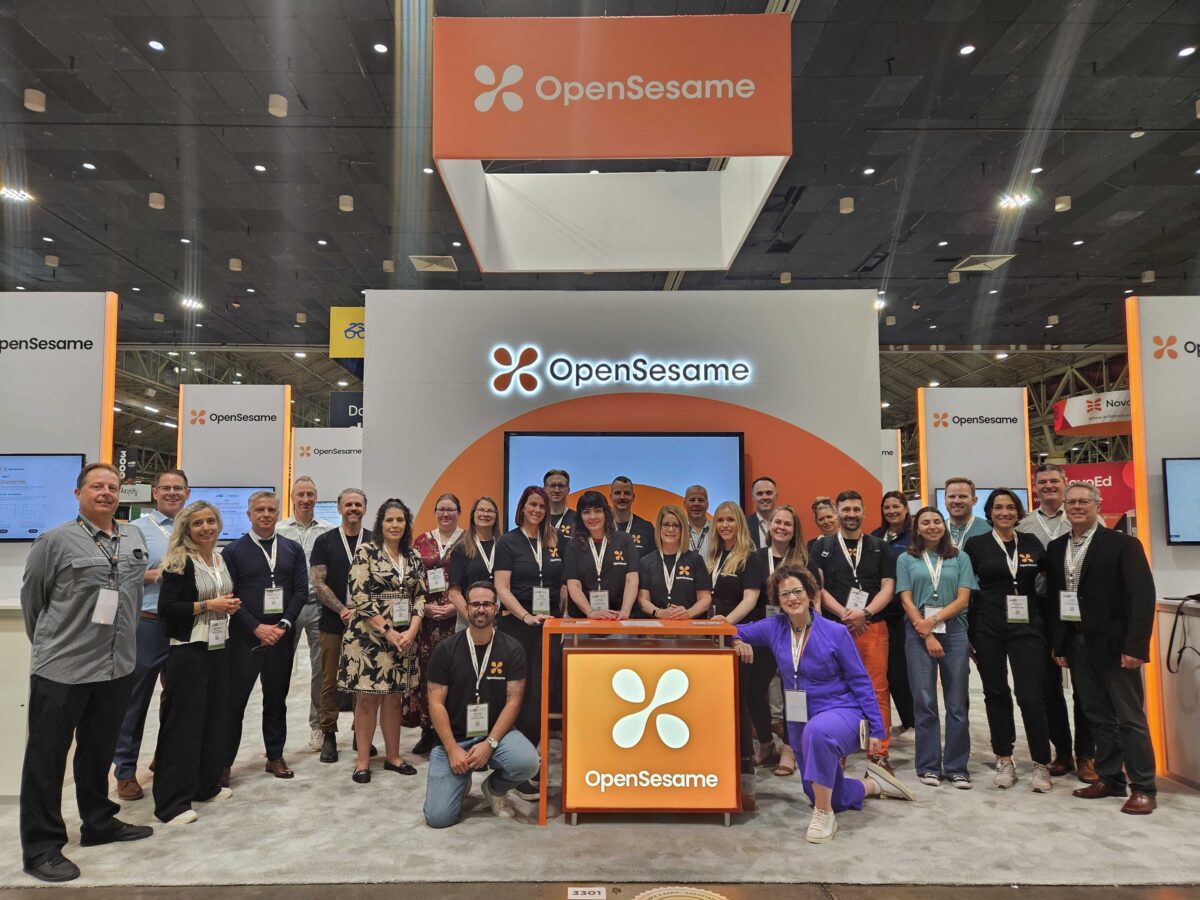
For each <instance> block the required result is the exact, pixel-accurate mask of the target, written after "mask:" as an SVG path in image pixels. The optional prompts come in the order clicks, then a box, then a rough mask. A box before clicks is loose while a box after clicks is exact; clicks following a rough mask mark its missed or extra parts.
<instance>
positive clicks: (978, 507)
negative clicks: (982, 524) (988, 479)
mask: <svg viewBox="0 0 1200 900" xmlns="http://www.w3.org/2000/svg"><path fill="white" fill-rule="evenodd" d="M994 490H995V488H990V487H989V488H983V487H981V488H975V496H976V497H978V498H979V499H978V500H977V501H976V503H975V518H977V519H984V518H986V516H984V514H983V505H984V504H985V503H987V498H988V496H989V495H990V494H991V493H992V491H994ZM1009 490H1011V491H1012V492H1013V493H1014V494H1016V495H1017V496H1018V497H1019V498H1020V500H1021V505H1022V506H1023V507H1025V512H1029V491H1027V490H1026V489H1025V488H1009ZM934 506H936V507H937V508H938V509H940V510H941V511H942V515H943V516H946V517H947V518H949V515H950V514H949V513H948V512H947V511H946V489H945V488H938V489H937V496H936V498H935V501H934Z"/></svg>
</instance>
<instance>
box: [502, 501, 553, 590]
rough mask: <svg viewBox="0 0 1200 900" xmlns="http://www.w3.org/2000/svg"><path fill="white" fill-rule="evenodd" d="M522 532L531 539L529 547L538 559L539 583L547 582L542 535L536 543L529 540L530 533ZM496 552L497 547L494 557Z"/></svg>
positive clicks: (526, 538)
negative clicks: (544, 572)
mask: <svg viewBox="0 0 1200 900" xmlns="http://www.w3.org/2000/svg"><path fill="white" fill-rule="evenodd" d="M563 515H564V516H565V515H566V513H563ZM559 521H562V520H561V519H560V520H559ZM521 534H524V535H525V540H527V541H529V549H530V550H531V551H533V558H534V560H536V561H537V566H538V584H543V583H544V582H545V580H546V579H545V577H544V576H543V574H542V539H541V537H540V536H539V537H538V539H537V542H536V543H535V542H533V541H531V540H529V535H527V534H525V532H523V531H522V532H521ZM495 552H496V551H495V549H494V548H493V550H492V558H493V559H495Z"/></svg>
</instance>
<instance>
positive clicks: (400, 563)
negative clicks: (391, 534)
mask: <svg viewBox="0 0 1200 900" xmlns="http://www.w3.org/2000/svg"><path fill="white" fill-rule="evenodd" d="M383 552H384V555H385V556H387V558H388V562H390V563H391V564H392V569H393V570H394V571H395V572H396V577H397V578H399V579H400V585H401V587H403V586H404V576H405V575H407V574H408V560H407V559H405V557H404V554H403V553H401V554H400V555H399V556H398V557H394V556H392V551H391V550H389V549H388V548H387V547H384V548H383Z"/></svg>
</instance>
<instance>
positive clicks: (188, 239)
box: [179, 238, 192, 244]
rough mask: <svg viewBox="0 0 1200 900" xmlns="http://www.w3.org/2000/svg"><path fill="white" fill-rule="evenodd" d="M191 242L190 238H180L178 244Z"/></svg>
mask: <svg viewBox="0 0 1200 900" xmlns="http://www.w3.org/2000/svg"><path fill="white" fill-rule="evenodd" d="M191 242H192V239H191V238H180V239H179V243H181V244H190V243H191Z"/></svg>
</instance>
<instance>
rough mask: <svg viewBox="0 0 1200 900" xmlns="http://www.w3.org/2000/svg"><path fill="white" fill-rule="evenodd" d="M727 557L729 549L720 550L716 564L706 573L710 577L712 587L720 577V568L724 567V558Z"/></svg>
mask: <svg viewBox="0 0 1200 900" xmlns="http://www.w3.org/2000/svg"><path fill="white" fill-rule="evenodd" d="M728 558H729V551H728V550H722V551H721V556H720V557H719V558H718V559H717V564H716V565H715V566H713V567H712V568H711V569H709V571H708V574H709V575H710V576H711V577H712V580H713V587H716V586H717V579H718V578H720V577H721V570H722V569H723V568H725V560H727V559H728Z"/></svg>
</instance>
